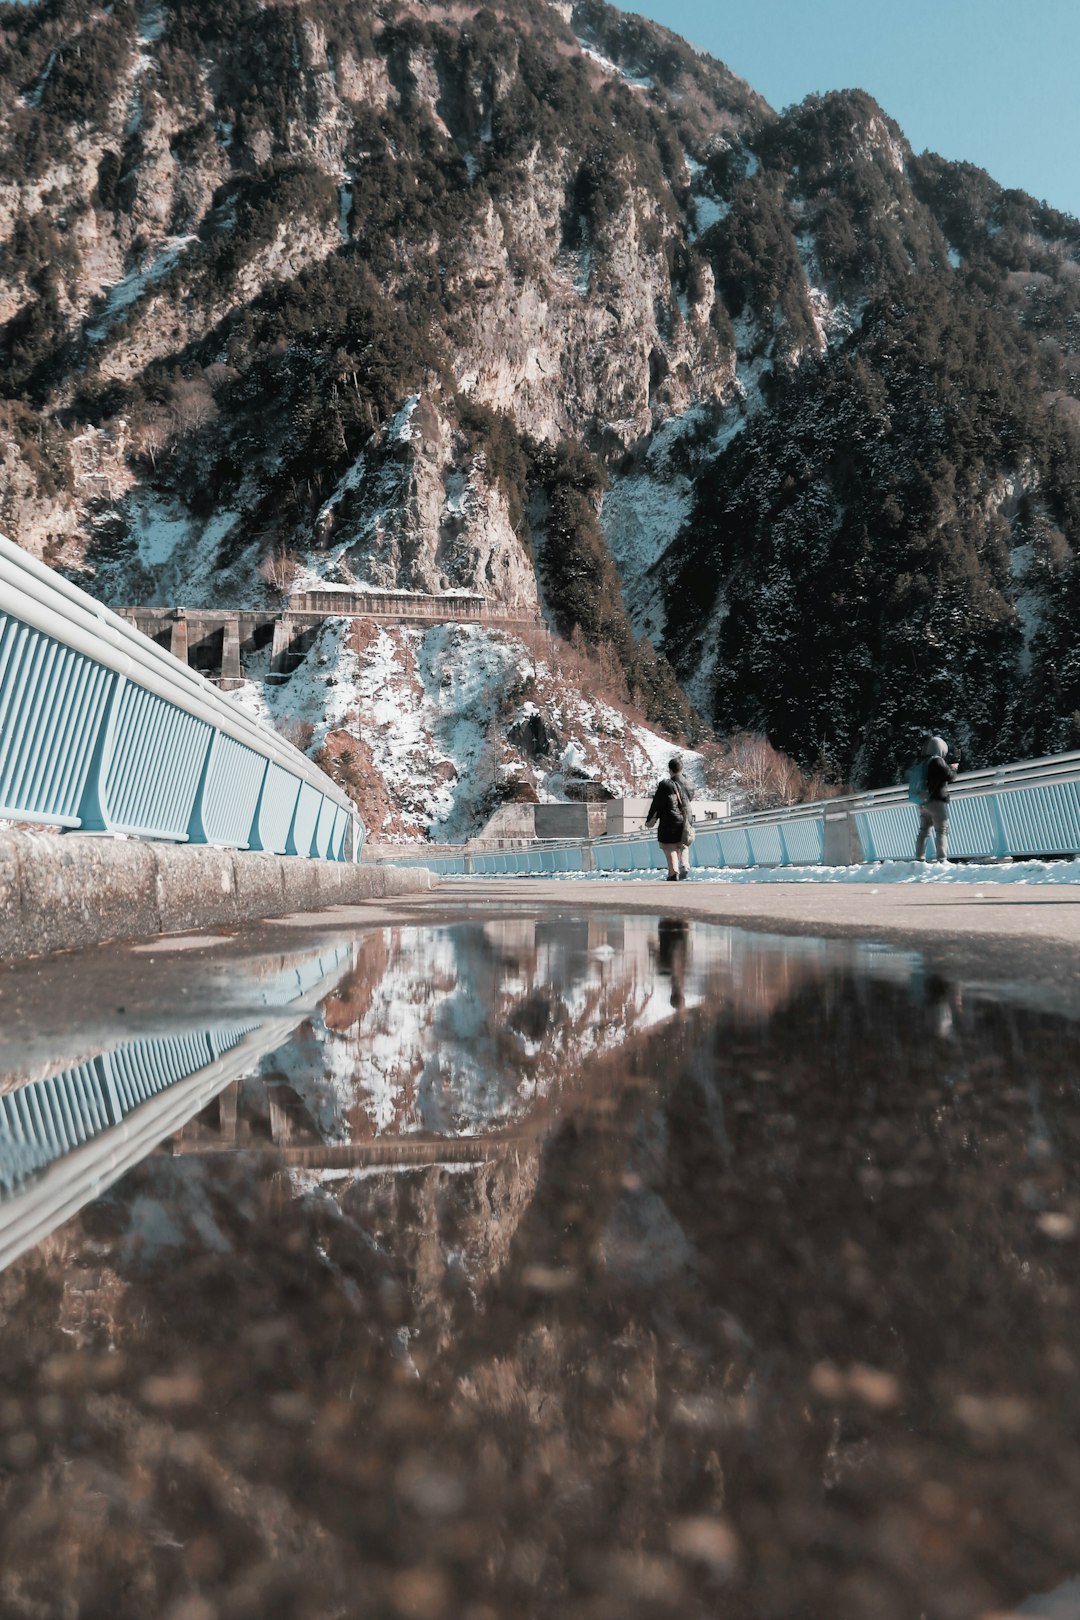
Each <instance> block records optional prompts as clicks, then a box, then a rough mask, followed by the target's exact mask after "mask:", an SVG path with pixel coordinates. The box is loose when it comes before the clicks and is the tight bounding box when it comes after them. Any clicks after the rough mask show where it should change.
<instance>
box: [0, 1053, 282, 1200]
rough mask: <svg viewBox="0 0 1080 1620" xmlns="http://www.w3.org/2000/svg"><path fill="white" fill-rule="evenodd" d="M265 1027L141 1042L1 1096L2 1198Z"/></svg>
mask: <svg viewBox="0 0 1080 1620" xmlns="http://www.w3.org/2000/svg"><path fill="white" fill-rule="evenodd" d="M258 1027H259V1026H258V1024H240V1025H237V1026H233V1027H226V1028H223V1029H209V1030H199V1031H197V1032H196V1033H193V1034H190V1035H176V1036H164V1037H162V1038H160V1039H157V1040H145V1041H134V1042H133V1043H132V1044H131V1045H130V1046H122V1047H119V1048H118V1049H117V1050H116V1051H115V1052H103V1053H102V1054H101V1055H100V1056H99V1057H96V1058H92V1059H91V1060H90V1061H89V1062H88V1063H80V1064H79V1065H78V1066H77V1067H75V1068H72V1069H63V1070H61V1072H60V1073H59V1074H55V1075H53V1076H52V1077H51V1078H50V1079H48V1080H35V1081H33V1082H31V1084H29V1085H25V1086H18V1087H16V1088H15V1090H13V1091H8V1092H6V1093H4V1094H3V1095H0V1193H11V1192H13V1191H14V1190H15V1188H16V1187H18V1186H19V1184H20V1183H21V1182H23V1181H25V1180H26V1178H27V1177H28V1176H30V1175H33V1174H34V1173H35V1172H36V1171H38V1170H41V1169H43V1168H44V1166H45V1165H47V1164H51V1163H52V1162H53V1160H54V1159H59V1158H62V1157H63V1156H64V1155H65V1154H67V1153H71V1152H73V1151H74V1149H75V1148H77V1147H81V1146H82V1144H83V1143H84V1142H88V1141H89V1140H90V1139H91V1137H94V1136H98V1135H100V1133H101V1132H102V1131H106V1130H108V1129H109V1128H110V1127H111V1126H114V1125H119V1124H121V1123H122V1122H123V1120H125V1119H126V1118H127V1116H128V1115H129V1114H130V1113H131V1112H132V1110H133V1109H135V1108H138V1107H139V1106H140V1105H141V1104H142V1103H145V1102H148V1101H149V1099H150V1098H151V1097H153V1096H156V1095H157V1094H158V1093H159V1092H162V1091H164V1090H165V1089H166V1088H167V1087H169V1086H173V1085H175V1084H176V1082H177V1081H178V1080H183V1079H184V1078H185V1077H186V1076H188V1075H191V1074H194V1073H196V1072H197V1071H199V1070H200V1069H204V1068H206V1067H207V1066H208V1065H210V1064H212V1063H213V1062H215V1060H216V1059H218V1058H220V1057H224V1055H225V1054H226V1053H227V1052H231V1051H232V1050H233V1048H234V1047H235V1046H237V1045H238V1044H239V1042H240V1041H242V1040H243V1039H244V1036H245V1035H250V1034H251V1033H252V1032H253V1031H254V1030H256V1029H258Z"/></svg>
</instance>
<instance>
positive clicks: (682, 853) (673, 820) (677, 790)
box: [645, 759, 694, 883]
mask: <svg viewBox="0 0 1080 1620" xmlns="http://www.w3.org/2000/svg"><path fill="white" fill-rule="evenodd" d="M668 771H669V773H670V774H669V775H667V776H665V778H664V780H663V781H662V782H661V783H660V784H659V786H658V787H657V789H656V792H655V793H654V794H653V796H652V803H651V804H650V806H649V813H648V815H647V816H646V817H645V825H646V827H654V826H655V828H656V837H657V840H658V842H659V844H660V848H661V849H662V850H663V852H664V854H665V856H666V857H667V867H668V871H667V880H668V882H669V883H677V882H678V881H679V879H680V878H688V877H689V876H690V845H691V844H692V843H693V841H694V817H693V813H692V811H691V809H690V800H691V799H692V798H693V796H694V795H693V790H692V789H691V788H688V787H687V785H686V783H685V782H684V781H683V779H682V760H681V759H669V760H668Z"/></svg>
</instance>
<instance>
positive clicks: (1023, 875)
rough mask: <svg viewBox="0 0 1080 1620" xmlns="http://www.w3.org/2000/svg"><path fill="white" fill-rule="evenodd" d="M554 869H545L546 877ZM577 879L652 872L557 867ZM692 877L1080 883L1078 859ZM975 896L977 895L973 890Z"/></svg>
mask: <svg viewBox="0 0 1080 1620" xmlns="http://www.w3.org/2000/svg"><path fill="white" fill-rule="evenodd" d="M552 875H553V874H551V873H545V874H544V876H545V877H551V876H552ZM554 876H556V877H567V878H571V879H573V880H574V881H575V882H578V883H582V882H605V883H606V882H609V881H610V880H611V879H612V878H616V879H618V880H620V881H622V882H626V883H655V881H656V876H657V874H656V872H655V871H649V872H566V873H555V874H554ZM688 881H689V882H690V883H695V882H696V883H731V884H744V883H868V884H870V886H871V890H873V889H874V888H876V887H878V886H883V885H885V884H892V883H935V884H943V883H944V884H964V885H965V886H971V885H975V886H976V888H978V887H979V886H981V885H983V884H985V885H987V886H988V887H991V888H994V887H996V886H998V885H999V884H1002V883H1029V884H1047V883H1080V861H1067V860H1061V861H1003V862H1000V863H999V862H996V861H995V862H993V863H991V864H988V865H982V864H976V863H974V862H967V861H965V862H959V861H948V862H946V863H945V864H942V863H940V862H938V861H926V862H922V861H872V862H868V863H866V864H865V865H863V866H751V867H746V868H738V867H728V866H712V867H695V868H694V869H693V871H692V872H691V873H690V877H689V879H688ZM975 898H976V899H979V898H980V896H979V895H978V894H977V893H976V895H975Z"/></svg>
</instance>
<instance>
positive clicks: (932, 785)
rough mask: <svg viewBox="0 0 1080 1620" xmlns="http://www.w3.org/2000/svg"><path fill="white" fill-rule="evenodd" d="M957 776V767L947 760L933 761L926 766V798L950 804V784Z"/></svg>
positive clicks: (929, 761)
mask: <svg viewBox="0 0 1080 1620" xmlns="http://www.w3.org/2000/svg"><path fill="white" fill-rule="evenodd" d="M955 776H956V766H955V765H950V764H949V762H948V760H946V759H931V760H928V761H927V765H926V797H927V801H928V802H929V800H930V799H938V800H940V801H941V802H942V803H948V799H949V783H950V782H951V781H953V779H954V778H955Z"/></svg>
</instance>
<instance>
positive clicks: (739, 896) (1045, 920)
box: [291, 878, 1080, 948]
mask: <svg viewBox="0 0 1080 1620" xmlns="http://www.w3.org/2000/svg"><path fill="white" fill-rule="evenodd" d="M492 906H497V907H499V908H500V909H501V908H504V907H508V906H512V907H524V908H526V909H528V908H531V907H534V906H544V907H550V906H556V907H558V908H559V909H561V910H568V911H578V912H584V911H598V910H603V911H621V912H629V913H635V914H640V913H643V912H646V913H649V914H652V915H656V914H658V913H662V914H663V915H665V916H672V917H697V918H700V919H701V920H703V921H709V922H718V923H734V924H738V925H740V926H741V927H745V928H756V929H766V930H769V931H771V932H773V933H783V934H826V935H835V936H846V937H860V936H861V937H869V938H874V939H889V940H896V941H906V942H910V943H924V942H925V941H926V940H927V938H936V939H947V938H951V939H994V938H997V939H1004V940H1015V941H1017V942H1024V943H1027V942H1033V941H1038V942H1046V941H1053V942H1055V943H1057V944H1061V945H1070V946H1075V947H1078V948H1080V884H1078V885H1077V886H1076V888H1075V889H1074V888H1073V887H1071V886H1069V887H1043V888H1036V887H1032V888H1027V887H1023V886H1020V885H1017V884H1004V883H1003V884H1001V885H1000V886H998V887H995V886H994V885H993V884H992V883H987V884H985V885H980V886H979V888H978V889H976V890H974V891H973V890H972V889H971V888H970V887H968V886H966V885H965V886H963V887H961V886H959V885H957V886H956V887H946V886H938V887H934V886H932V885H929V884H928V885H925V886H923V885H921V884H918V883H911V884H886V885H883V886H881V887H880V888H879V887H877V886H876V885H875V884H873V883H865V884H864V883H844V884H826V883H821V884H816V883H763V884H761V885H760V886H758V885H754V884H739V885H735V884H725V883H709V882H690V883H666V882H664V881H663V880H662V879H657V880H656V881H655V882H652V881H650V880H648V879H644V880H642V881H639V882H634V883H626V882H622V881H620V880H618V879H614V880H612V881H611V882H610V883H606V882H603V881H597V880H596V879H588V880H586V881H583V882H576V881H575V880H574V879H573V878H563V879H556V880H550V879H546V878H450V879H447V880H446V882H445V883H444V884H443V885H442V886H441V887H440V888H439V889H438V890H436V891H435V892H433V893H431V894H424V895H417V896H412V897H409V898H408V899H405V898H404V897H402V899H401V900H400V901H399V902H397V903H396V904H395V909H400V910H407V911H408V914H409V915H410V917H415V916H416V914H417V912H418V911H420V912H424V913H430V914H431V915H432V916H434V915H435V914H439V913H445V912H450V911H452V912H460V911H465V910H468V911H473V910H475V909H476V908H478V907H483V908H489V907H492ZM350 910H351V908H349V907H336V908H335V910H334V913H333V919H332V920H333V921H334V922H335V923H342V922H344V921H347V920H348V918H349V913H350ZM369 916H370V913H364V912H360V911H359V910H358V911H357V913H356V920H357V921H361V920H367V918H368V917H369ZM291 920H292V922H294V923H296V922H304V923H315V922H318V921H321V922H322V923H324V924H325V923H327V922H329V921H330V920H331V919H330V918H328V917H323V918H321V919H320V918H318V917H316V916H312V915H310V914H309V915H308V916H306V917H305V918H303V919H299V918H293V919H291Z"/></svg>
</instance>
